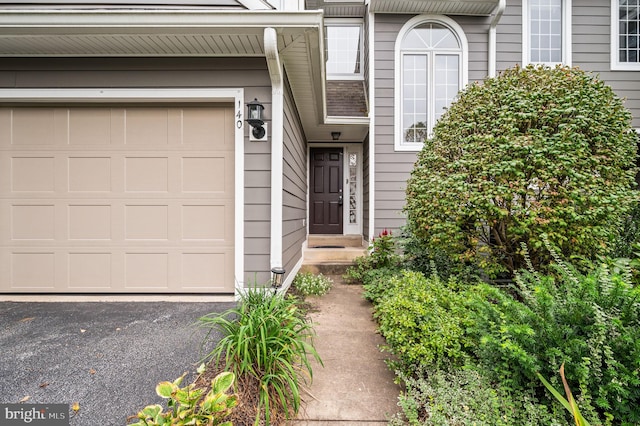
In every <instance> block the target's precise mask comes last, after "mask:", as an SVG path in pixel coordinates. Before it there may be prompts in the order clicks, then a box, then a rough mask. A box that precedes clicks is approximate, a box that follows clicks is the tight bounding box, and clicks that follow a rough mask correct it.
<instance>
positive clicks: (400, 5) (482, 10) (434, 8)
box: [369, 0, 499, 15]
mask: <svg viewBox="0 0 640 426" xmlns="http://www.w3.org/2000/svg"><path fill="white" fill-rule="evenodd" d="M498 3H499V0H370V2H369V8H370V10H371V11H372V12H375V13H412V14H418V13H428V14H433V15H491V14H492V13H493V11H494V10H495V9H496V7H497V6H498Z"/></svg>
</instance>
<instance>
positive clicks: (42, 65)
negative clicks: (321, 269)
mask: <svg viewBox="0 0 640 426" xmlns="http://www.w3.org/2000/svg"><path fill="white" fill-rule="evenodd" d="M0 87H3V88H76V87H109V88H115V87H122V88H127V87H137V88H145V87H207V88H212V87H213V88H218V87H229V88H244V90H245V92H244V93H245V99H246V100H251V99H254V98H258V99H260V101H262V102H263V104H264V105H265V111H266V115H267V117H266V118H267V120H266V121H267V122H269V121H270V118H271V117H270V115H269V114H270V111H271V82H270V79H269V75H268V72H267V68H266V62H265V60H264V58H243V59H232V58H108V59H103V58H85V59H78V58H15V59H12V58H3V59H2V61H0ZM245 128H247V129H248V126H245ZM244 145H245V146H244V149H245V176H244V178H245V212H244V214H245V224H244V232H245V235H244V246H245V253H244V261H245V276H244V277H242V278H244V280H245V282H246V283H247V284H252V283H253V282H254V281H257V282H258V283H264V282H266V281H268V280H269V278H270V275H269V269H270V265H269V251H270V226H269V219H270V216H271V213H270V204H271V201H270V200H271V196H270V177H271V172H270V167H271V145H270V144H269V143H258V142H249V133H248V130H246V133H245V144H244Z"/></svg>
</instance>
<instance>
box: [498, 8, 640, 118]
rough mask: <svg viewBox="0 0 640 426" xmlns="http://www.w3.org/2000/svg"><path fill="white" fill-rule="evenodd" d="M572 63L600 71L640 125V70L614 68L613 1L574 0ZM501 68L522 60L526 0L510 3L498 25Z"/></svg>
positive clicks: (592, 70) (499, 69)
mask: <svg viewBox="0 0 640 426" xmlns="http://www.w3.org/2000/svg"><path fill="white" fill-rule="evenodd" d="M571 6H572V7H571V9H572V16H571V21H572V22H571V24H572V28H571V53H572V58H571V65H572V66H576V67H579V68H581V69H583V70H585V71H589V72H592V73H594V74H595V75H597V76H598V77H599V78H600V79H601V80H603V81H604V82H605V83H607V84H608V85H610V86H611V87H612V88H613V90H614V91H615V92H616V94H617V95H618V96H620V97H622V98H624V99H626V101H625V106H626V107H627V108H628V109H629V110H630V111H631V114H632V115H633V126H634V127H636V128H640V71H612V70H611V2H610V1H602V0H572V4H571ZM497 40H498V51H497V58H498V64H497V69H498V71H501V70H505V69H507V68H510V67H513V66H514V65H516V64H520V65H521V64H522V0H514V1H510V2H508V3H507V8H506V9H505V13H504V15H503V17H502V19H501V20H500V23H499V25H498V29H497Z"/></svg>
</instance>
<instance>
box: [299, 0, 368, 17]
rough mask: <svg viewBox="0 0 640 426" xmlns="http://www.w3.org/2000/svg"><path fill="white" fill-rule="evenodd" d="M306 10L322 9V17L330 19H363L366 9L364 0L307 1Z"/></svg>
mask: <svg viewBox="0 0 640 426" xmlns="http://www.w3.org/2000/svg"><path fill="white" fill-rule="evenodd" d="M306 6H307V9H308V10H309V9H322V11H323V12H324V16H325V17H327V18H332V17H336V18H337V17H358V18H361V17H364V16H365V15H366V14H367V7H366V6H365V3H364V0H307V3H306Z"/></svg>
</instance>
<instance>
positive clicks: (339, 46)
mask: <svg viewBox="0 0 640 426" xmlns="http://www.w3.org/2000/svg"><path fill="white" fill-rule="evenodd" d="M326 22H327V26H326V27H325V36H326V46H327V77H328V78H330V79H334V80H349V79H354V78H356V79H361V78H362V66H361V62H362V21H354V20H344V19H327V20H326Z"/></svg>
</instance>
